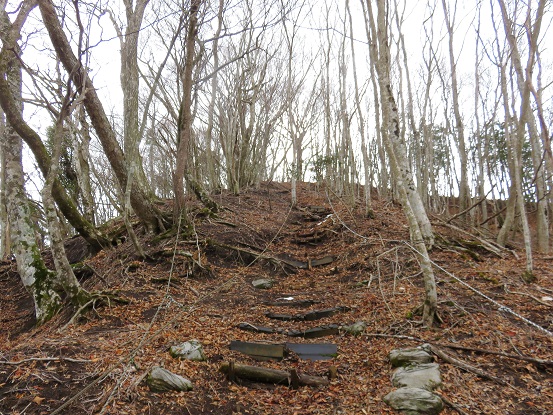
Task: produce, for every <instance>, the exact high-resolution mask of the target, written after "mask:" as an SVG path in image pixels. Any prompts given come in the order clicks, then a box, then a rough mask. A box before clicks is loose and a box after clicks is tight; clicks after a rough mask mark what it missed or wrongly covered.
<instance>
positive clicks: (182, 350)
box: [169, 340, 205, 362]
mask: <svg viewBox="0 0 553 415" xmlns="http://www.w3.org/2000/svg"><path fill="white" fill-rule="evenodd" d="M169 354H170V355H171V356H172V357H174V358H175V359H183V360H195V361H197V362H203V361H204V360H205V353H204V349H203V347H202V344H201V343H200V341H199V340H189V341H187V342H184V343H181V344H178V345H176V346H171V348H170V349H169Z"/></svg>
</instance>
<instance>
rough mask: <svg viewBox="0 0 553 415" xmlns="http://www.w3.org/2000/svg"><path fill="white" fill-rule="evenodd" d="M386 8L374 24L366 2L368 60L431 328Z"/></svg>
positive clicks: (429, 283) (430, 293) (429, 273)
mask: <svg viewBox="0 0 553 415" xmlns="http://www.w3.org/2000/svg"><path fill="white" fill-rule="evenodd" d="M388 6H389V3H388V2H387V1H386V0H378V1H377V20H376V24H375V21H374V17H373V12H372V5H371V3H370V2H367V11H368V16H367V17H366V18H368V20H369V27H370V30H371V32H370V33H371V39H370V40H373V42H372V43H371V45H372V49H373V50H372V53H371V60H372V65H374V66H375V70H376V73H377V75H378V84H379V89H380V97H381V98H380V101H381V104H382V115H383V120H384V123H383V124H384V126H385V128H386V131H385V134H384V135H383V137H384V142H385V145H386V150H387V152H388V156H389V158H390V163H391V165H392V171H393V177H394V179H395V181H396V184H397V187H398V191H399V195H400V200H401V203H402V207H403V210H404V213H405V216H406V217H407V220H408V222H409V229H410V232H411V240H412V242H413V243H414V245H415V248H416V252H417V255H418V258H419V261H420V265H421V270H422V273H423V278H424V286H425V293H426V297H425V301H424V305H423V323H424V325H426V326H429V327H430V326H432V325H433V323H434V320H435V317H436V309H437V294H436V282H435V278H434V272H433V270H432V265H431V263H430V258H429V255H428V251H427V248H426V244H425V242H424V238H425V237H426V235H423V233H422V232H421V226H420V225H419V224H420V218H419V217H418V216H417V214H419V215H420V214H421V213H422V214H424V216H426V212H424V208H423V211H422V212H418V213H417V214H416V213H415V212H416V209H418V208H419V206H413V205H412V204H411V202H410V198H409V196H408V192H407V189H409V190H410V191H411V192H413V193H414V194H416V195H418V193H417V192H416V188H415V186H414V182H413V178H412V177H411V176H410V170H409V166H408V164H407V158H406V156H405V149H404V147H403V146H404V143H402V142H401V141H400V131H399V119H398V109H397V106H396V103H395V98H394V95H393V93H392V87H391V82H390V52H389V45H388V27H389V25H388V21H387V18H386V16H387V10H388V9H387V8H388Z"/></svg>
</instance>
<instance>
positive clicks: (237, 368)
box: [219, 362, 329, 386]
mask: <svg viewBox="0 0 553 415" xmlns="http://www.w3.org/2000/svg"><path fill="white" fill-rule="evenodd" d="M219 370H220V371H221V372H223V373H224V374H226V375H227V377H228V378H229V379H235V378H241V379H247V380H252V381H254V382H263V383H274V384H278V385H288V386H296V383H297V385H298V386H327V385H328V384H329V380H328V379H326V378H322V377H319V376H308V375H301V374H297V373H296V374H295V376H294V379H293V378H292V373H290V372H287V371H286V370H278V369H269V368H266V367H260V366H250V365H241V364H238V363H234V362H224V363H223V364H222V365H221V367H220V369H219ZM292 380H294V382H293V383H292Z"/></svg>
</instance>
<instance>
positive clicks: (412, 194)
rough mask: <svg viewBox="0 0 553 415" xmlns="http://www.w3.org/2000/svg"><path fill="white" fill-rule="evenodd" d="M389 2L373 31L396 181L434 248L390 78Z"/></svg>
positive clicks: (382, 6) (381, 4)
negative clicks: (403, 187)
mask: <svg viewBox="0 0 553 415" xmlns="http://www.w3.org/2000/svg"><path fill="white" fill-rule="evenodd" d="M385 3H387V1H386V2H385V1H384V0H379V1H378V3H377V4H378V12H379V14H378V18H379V19H380V21H379V22H378V31H377V29H375V28H374V22H371V23H373V24H372V27H371V33H373V39H375V38H377V39H378V41H379V50H378V54H377V53H375V52H373V53H372V55H373V56H374V57H375V58H373V59H374V62H376V63H377V65H376V66H375V68H376V72H377V76H378V82H379V89H380V101H381V103H382V105H383V114H387V115H388V117H389V118H388V123H387V125H386V133H387V134H388V140H389V144H390V146H391V148H390V149H391V150H392V151H393V153H394V156H395V158H396V160H397V163H398V167H399V169H398V172H399V174H400V175H401V177H397V178H396V181H398V180H400V181H401V182H402V183H403V184H404V186H405V190H406V192H407V196H408V198H409V203H410V205H411V208H412V209H413V213H414V214H415V217H416V218H417V221H418V223H419V227H420V231H421V234H422V236H423V238H424V240H425V242H426V244H427V246H428V247H429V248H431V247H432V246H433V245H434V234H433V231H432V226H431V224H430V220H429V219H428V216H427V214H426V211H425V209H424V205H423V204H422V200H421V198H420V195H419V193H418V192H417V187H416V185H415V182H414V180H413V175H412V172H411V168H410V166H409V161H408V159H407V151H406V148H405V143H404V142H403V141H402V140H401V131H400V124H399V114H398V109H397V105H396V102H395V98H394V95H393V92H392V86H391V82H390V73H389V71H390V66H389V65H390V56H389V46H388V39H387V36H388V35H387V32H386V30H387V24H386V22H385V11H384V9H385V8H386V7H387V5H385ZM367 6H368V7H367V9H368V11H369V14H372V6H371V5H370V3H367ZM370 20H372V18H370ZM388 153H390V151H388ZM388 155H389V154H388Z"/></svg>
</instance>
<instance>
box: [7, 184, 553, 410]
mask: <svg viewBox="0 0 553 415" xmlns="http://www.w3.org/2000/svg"><path fill="white" fill-rule="evenodd" d="M214 198H215V201H216V202H217V203H219V204H220V206H221V207H222V208H223V209H222V210H221V212H220V213H219V215H218V217H217V218H213V217H211V218H210V217H208V216H206V215H205V211H204V210H202V209H201V208H200V207H198V206H196V207H194V208H191V216H193V217H194V235H195V236H194V237H193V238H190V237H186V238H184V237H183V235H182V234H180V235H177V234H176V233H172V234H170V233H169V234H167V235H164V236H162V237H159V236H158V237H155V236H151V235H145V234H143V233H141V229H140V227H139V226H137V228H136V230H137V233H138V234H139V237H140V241H141V243H142V245H143V247H144V250H145V251H146V253H147V255H148V259H145V260H142V259H139V258H138V257H137V255H136V252H135V249H134V248H133V245H132V244H131V243H130V241H129V239H127V240H126V241H123V242H122V243H120V244H119V245H118V246H116V247H114V248H112V249H108V250H104V251H102V252H100V253H98V254H97V255H95V256H94V257H91V258H88V259H86V261H85V263H86V264H87V265H88V266H89V269H90V270H91V271H90V272H88V273H86V272H85V273H82V274H80V277H81V281H82V284H83V285H84V287H85V288H86V289H88V290H91V291H100V290H109V291H117V292H118V293H119V295H120V296H122V297H124V298H126V299H128V300H129V301H130V302H129V304H118V303H111V304H109V305H104V306H98V307H95V308H94V310H92V311H90V312H89V313H88V314H86V315H85V316H84V317H83V318H80V319H79V320H78V321H71V319H72V317H73V315H74V312H75V310H72V309H71V308H70V307H66V309H64V310H63V312H62V313H61V314H59V315H58V316H57V317H55V318H54V319H53V320H52V321H50V322H49V323H47V324H46V325H44V326H42V327H38V328H36V327H34V319H33V310H32V302H31V300H30V298H29V296H28V295H27V294H26V292H25V290H24V289H23V287H22V285H21V283H20V281H19V277H18V275H17V273H16V268H15V263H14V262H13V261H11V262H9V261H8V262H6V261H5V262H3V263H2V264H1V266H0V306H1V313H0V414H2V415H4V414H5V415H7V414H51V413H53V412H55V413H63V414H76V415H80V414H100V413H101V414H190V415H196V414H221V415H223V414H385V413H394V411H393V410H392V409H391V408H390V407H388V406H387V405H386V404H385V403H384V402H383V401H382V398H383V397H384V396H385V395H386V394H387V393H389V392H390V391H392V390H393V389H394V388H393V387H392V384H391V381H390V376H391V374H392V368H391V366H390V364H389V361H388V354H389V353H390V351H391V350H393V349H396V348H406V347H414V346H419V345H421V344H424V343H431V344H433V345H434V346H435V347H437V348H438V349H439V350H441V351H443V352H445V353H447V355H449V356H451V357H454V358H456V359H458V360H459V361H462V362H465V363H467V364H469V365H471V366H472V367H476V368H479V369H481V370H482V371H483V372H485V373H487V374H489V375H491V376H492V378H484V377H481V376H478V375H477V374H475V373H473V372H470V371H467V370H464V369H462V368H460V367H459V365H457V364H454V363H452V362H453V361H450V362H448V361H444V360H443V359H441V358H437V359H436V361H437V363H439V364H440V370H441V374H442V380H443V385H442V387H441V388H440V389H439V390H438V391H437V393H438V394H440V395H441V396H443V397H444V398H445V399H446V400H447V402H449V404H447V405H446V407H445V409H444V411H443V412H442V414H445V415H450V414H459V413H461V414H462V413H465V414H521V415H522V414H525V415H532V414H551V413H552V412H551V411H552V404H553V366H552V363H551V362H552V361H553V337H551V336H549V335H548V334H547V333H546V332H544V331H543V330H540V329H539V327H541V328H543V329H546V330H549V331H551V330H553V299H552V298H551V297H553V258H552V257H547V256H540V255H535V261H534V267H535V276H536V277H537V279H536V281H534V282H531V283H527V282H525V281H524V280H523V278H522V276H523V274H524V270H525V260H524V252H523V250H522V249H521V246H511V247H510V249H508V250H499V249H497V248H495V247H494V246H493V245H490V246H487V245H485V244H484V245H483V244H482V240H480V239H478V238H476V237H475V236H471V234H475V233H476V231H475V230H474V229H471V228H467V227H465V228H464V229H465V231H467V232H468V233H465V231H462V230H460V228H463V226H462V225H461V224H460V223H459V222H455V224H456V226H459V228H458V229H454V228H451V227H449V226H447V225H445V224H444V222H442V221H441V220H440V218H438V217H433V218H432V220H433V225H434V230H435V232H436V235H437V238H436V246H435V247H434V248H433V249H432V251H431V252H430V255H431V258H432V260H433V262H434V264H435V268H434V272H435V275H436V280H437V283H438V299H439V316H440V317H441V320H442V322H440V323H438V324H436V326H435V327H433V328H431V329H426V328H423V327H422V326H421V324H420V323H419V321H418V320H420V318H421V317H420V315H418V313H417V311H418V308H419V306H420V305H421V304H422V301H423V299H424V291H423V281H422V275H421V273H420V268H419V265H418V262H417V257H416V255H415V253H414V251H413V250H412V249H411V247H410V244H409V230H408V228H407V225H406V221H405V218H404V215H403V213H402V210H401V208H400V207H399V206H398V205H396V204H393V203H390V202H385V201H382V200H378V199H374V200H373V210H374V218H366V217H365V216H364V214H363V208H362V207H357V208H351V207H350V206H351V204H348V203H345V201H344V200H341V199H339V198H337V197H336V196H334V195H330V196H328V195H327V194H326V193H325V191H324V190H322V189H318V188H316V186H315V185H314V184H306V183H304V184H302V185H301V188H300V190H299V192H298V206H297V207H296V208H294V209H290V203H289V202H290V187H289V185H287V184H279V183H264V184H262V185H261V186H260V188H259V189H251V190H248V191H244V192H243V193H242V194H240V195H239V196H234V195H231V194H227V193H224V194H221V195H217V196H214ZM191 203H192V204H194V205H195V202H191ZM119 225H120V223H116V222H114V223H113V224H112V226H114V227H115V226H119ZM481 238H483V239H486V238H485V237H482V236H481ZM489 241H490V240H488V242H489ZM494 251H495V252H494ZM328 256H331V257H332V258H331V262H330V263H328V264H326V265H321V266H314V265H315V264H316V262H312V261H313V260H317V259H321V258H326V257H328ZM306 264H308V265H307V266H306V267H305V268H301V266H303V265H306ZM297 265H301V266H300V268H297ZM309 265H312V266H309ZM259 278H271V279H273V280H274V282H275V284H274V286H273V287H272V288H270V289H267V290H261V289H256V288H254V287H253V286H252V284H251V283H252V281H253V280H256V279H259ZM466 284H468V285H466ZM469 286H470V287H472V288H473V289H474V291H473V290H471V289H470V288H469ZM481 294H482V295H485V296H486V297H487V298H485V297H483V296H482V295H481ZM289 297H293V301H300V303H297V304H300V305H305V307H304V308H293V307H289V306H288V307H287V306H286V304H285V302H286V301H288V300H283V298H289ZM489 299H493V300H495V301H496V302H497V303H499V304H501V306H504V307H506V308H501V309H500V307H499V306H498V305H497V304H494V303H492V302H491V301H490V300H489ZM297 304H296V305H297ZM334 307H344V308H343V309H341V310H339V312H336V313H335V314H334V315H332V316H329V317H325V318H323V319H321V320H316V321H279V320H274V319H270V318H268V316H267V315H266V313H268V312H272V313H281V314H283V313H284V314H286V313H288V314H298V313H307V312H309V311H314V310H325V309H329V308H334ZM508 310H512V311H514V312H515V313H517V314H518V316H517V315H514V314H511V313H510V312H508ZM519 316H522V317H524V318H525V319H527V320H530V321H531V322H533V323H535V324H536V325H537V326H539V327H535V326H533V325H531V324H530V323H528V322H526V321H524V320H523V319H521V318H520V317H519ZM358 321H364V322H365V323H366V324H367V327H366V330H365V332H364V333H363V334H361V335H357V336H354V335H351V334H348V333H346V332H344V331H343V330H340V331H339V332H338V333H335V334H333V335H329V336H326V337H320V338H313V339H304V338H291V337H289V336H287V334H286V330H300V331H304V330H307V329H310V328H313V327H320V326H326V325H329V324H336V325H338V326H344V325H348V324H352V323H355V322H358ZM240 323H249V325H253V326H264V327H272V328H282V329H284V332H276V333H267V334H266V333H255V332H251V331H245V330H241V329H240V328H238V327H237V326H238V325H239V324H240ZM246 326H248V325H247V324H246ZM190 339H198V340H199V341H200V342H201V343H202V344H203V346H204V350H205V353H206V357H207V361H205V362H193V361H186V360H175V359H173V358H172V357H171V356H170V355H169V353H168V349H169V347H170V346H172V345H176V344H179V343H181V342H184V341H187V340H190ZM233 340H242V341H251V342H267V343H275V344H281V343H285V342H291V341H292V342H296V343H332V344H336V345H337V350H338V352H337V355H335V356H334V357H333V358H332V359H330V360H317V361H311V360H306V359H302V358H299V357H298V356H297V355H295V354H294V353H291V354H290V355H288V356H287V357H286V358H284V359H283V360H281V361H263V362H259V361H256V360H254V359H253V358H251V357H249V356H248V355H245V354H241V353H239V352H238V351H233V350H230V348H229V344H230V342H231V341H233ZM501 354H504V355H501ZM506 355H509V356H510V357H508V356H506ZM526 357H528V358H531V359H526V360H525V358H526ZM532 358H533V359H542V360H544V362H541V363H540V362H538V361H532ZM226 361H234V362H236V363H245V364H250V365H257V366H264V367H269V368H275V369H282V370H291V369H296V371H297V372H298V373H300V374H307V375H313V376H323V377H324V376H326V374H327V373H328V372H329V370H330V368H331V366H334V367H335V368H336V369H337V377H336V378H335V379H333V380H331V381H330V384H329V385H327V386H321V387H318V388H315V387H308V386H305V387H300V388H299V389H293V388H290V387H289V386H288V385H272V384H266V383H260V382H252V381H245V380H240V379H238V380H236V381H235V382H230V381H228V380H227V378H226V377H225V375H224V374H222V373H221V372H220V371H219V369H220V366H221V364H222V363H223V362H226ZM157 365H161V366H163V367H165V368H167V369H169V370H171V371H173V372H175V373H178V374H180V375H182V376H184V377H186V378H188V379H190V380H191V381H192V383H193V385H194V389H193V390H192V391H190V392H166V393H154V392H151V391H150V390H149V388H148V386H147V385H146V384H145V382H144V379H145V376H146V374H147V373H148V371H149V370H150V369H151V367H153V366H157Z"/></svg>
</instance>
